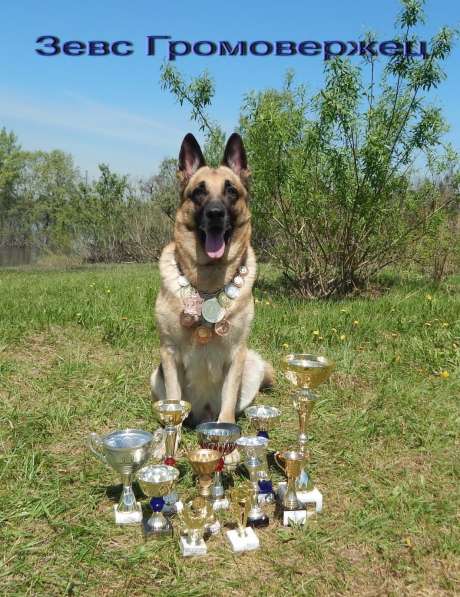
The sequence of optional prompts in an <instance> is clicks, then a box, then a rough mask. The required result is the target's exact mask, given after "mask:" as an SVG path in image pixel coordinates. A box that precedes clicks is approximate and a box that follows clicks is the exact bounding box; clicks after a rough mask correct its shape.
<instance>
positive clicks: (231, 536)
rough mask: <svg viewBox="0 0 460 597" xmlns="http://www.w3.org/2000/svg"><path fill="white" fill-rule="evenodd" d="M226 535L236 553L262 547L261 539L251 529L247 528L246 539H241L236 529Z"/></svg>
mask: <svg viewBox="0 0 460 597" xmlns="http://www.w3.org/2000/svg"><path fill="white" fill-rule="evenodd" d="M226 535H227V538H228V540H229V541H230V545H231V546H232V549H233V551H234V552H241V551H252V550H254V549H258V548H259V547H260V541H259V537H258V536H257V535H256V534H255V532H254V531H253V530H252V529H251V527H246V528H245V536H244V537H241V536H240V534H239V533H238V531H237V530H236V529H233V530H231V531H227V532H226Z"/></svg>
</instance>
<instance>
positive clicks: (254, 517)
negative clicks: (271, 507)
mask: <svg viewBox="0 0 460 597" xmlns="http://www.w3.org/2000/svg"><path fill="white" fill-rule="evenodd" d="M267 444H268V439H267V438H266V437H259V436H253V435H243V436H242V437H240V438H239V439H238V440H236V445H237V446H238V447H239V448H241V449H242V450H243V452H244V456H245V458H244V466H245V467H246V468H247V469H248V473H249V479H250V481H251V484H252V495H251V509H250V510H249V513H248V524H249V525H250V526H252V527H256V528H259V527H266V526H268V524H269V522H270V521H269V518H268V516H267V515H266V514H265V513H264V512H263V510H262V508H261V507H260V505H259V500H258V496H259V483H260V481H261V480H262V481H266V480H267V479H268V473H267V454H266V450H267Z"/></svg>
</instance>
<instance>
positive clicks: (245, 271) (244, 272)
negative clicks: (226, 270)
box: [238, 265, 248, 277]
mask: <svg viewBox="0 0 460 597" xmlns="http://www.w3.org/2000/svg"><path fill="white" fill-rule="evenodd" d="M238 273H239V274H240V276H243V277H244V276H247V275H248V268H247V267H246V266H245V265H240V267H239V268H238Z"/></svg>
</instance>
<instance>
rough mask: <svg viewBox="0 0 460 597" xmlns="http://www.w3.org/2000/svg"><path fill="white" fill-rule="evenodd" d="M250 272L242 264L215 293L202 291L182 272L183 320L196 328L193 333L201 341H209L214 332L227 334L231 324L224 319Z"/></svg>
mask: <svg viewBox="0 0 460 597" xmlns="http://www.w3.org/2000/svg"><path fill="white" fill-rule="evenodd" d="M247 274H248V268H247V267H246V265H240V267H239V268H238V271H237V274H236V276H235V277H234V278H233V280H232V281H231V282H229V283H228V284H226V285H225V286H224V287H223V288H222V289H220V290H218V291H217V292H214V293H210V294H207V293H200V292H199V291H198V290H197V289H196V288H194V287H193V286H192V285H191V284H190V282H189V281H188V280H187V278H186V277H185V276H184V275H183V274H182V273H181V272H180V271H179V277H178V283H179V287H180V291H179V294H180V296H181V298H182V300H183V302H184V309H183V311H182V313H181V315H180V322H181V325H183V326H184V327H186V328H192V327H194V328H195V331H194V336H195V338H196V340H197V342H198V343H199V344H207V343H208V342H209V341H210V340H211V338H212V336H213V333H214V334H216V335H217V336H225V335H226V334H228V332H229V330H230V323H229V322H228V320H227V319H226V318H225V315H226V312H227V309H228V308H229V307H230V306H231V304H232V302H233V301H234V300H235V299H236V298H238V296H239V295H240V290H241V288H242V287H243V286H244V278H245V277H246V276H247Z"/></svg>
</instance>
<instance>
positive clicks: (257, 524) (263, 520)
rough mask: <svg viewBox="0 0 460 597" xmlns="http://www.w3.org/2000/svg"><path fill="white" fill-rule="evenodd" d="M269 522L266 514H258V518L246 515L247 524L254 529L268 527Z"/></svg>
mask: <svg viewBox="0 0 460 597" xmlns="http://www.w3.org/2000/svg"><path fill="white" fill-rule="evenodd" d="M269 524H270V519H269V518H268V516H267V515H266V514H264V515H263V516H260V517H259V518H249V517H248V526H250V527H252V528H254V529H263V528H265V527H268V525H269Z"/></svg>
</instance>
